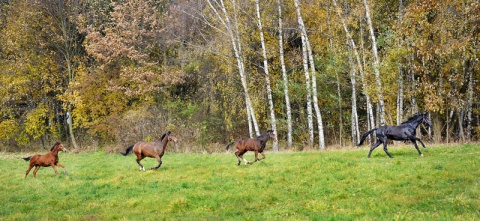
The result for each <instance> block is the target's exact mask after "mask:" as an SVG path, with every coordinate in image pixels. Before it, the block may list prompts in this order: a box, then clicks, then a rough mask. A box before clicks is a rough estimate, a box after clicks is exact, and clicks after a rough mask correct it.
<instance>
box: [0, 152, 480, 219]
mask: <svg viewBox="0 0 480 221" xmlns="http://www.w3.org/2000/svg"><path fill="white" fill-rule="evenodd" d="M389 150H390V153H391V154H392V155H393V156H394V157H395V158H393V159H390V158H388V157H387V156H386V154H385V153H384V152H383V150H382V149H380V148H379V149H377V150H375V151H374V153H373V154H372V158H370V159H368V158H367V157H366V156H367V154H368V149H367V148H366V147H365V148H362V149H355V150H348V151H347V150H345V151H343V150H336V151H324V152H294V153H286V152H283V153H272V152H267V153H266V154H267V158H266V159H265V160H264V161H260V162H257V163H255V164H253V165H248V166H244V165H243V164H242V165H241V166H236V163H237V160H236V158H235V157H234V155H233V152H231V151H230V152H228V153H216V154H174V153H168V152H167V153H166V155H165V156H164V157H163V165H162V167H161V168H160V169H159V170H157V171H146V172H141V171H138V166H137V164H136V162H135V157H134V155H129V156H127V157H124V156H121V155H120V154H105V153H104V152H101V151H100V152H93V153H80V154H73V153H59V156H60V162H61V163H62V164H64V165H65V166H66V168H67V170H68V172H69V174H70V176H68V177H66V176H65V175H64V174H63V171H62V170H61V168H58V169H59V175H58V176H55V174H54V172H53V170H52V169H51V168H49V167H46V168H41V169H40V170H39V172H38V174H37V179H34V178H33V174H32V172H33V170H32V172H31V173H30V174H29V176H28V177H27V179H24V176H25V171H26V169H27V167H28V163H27V162H25V161H23V160H22V159H20V157H26V156H29V154H25V153H23V154H20V153H0V168H1V173H0V196H1V200H2V202H1V208H0V220H462V221H463V220H478V219H480V157H479V156H480V145H478V144H470V145H456V146H430V145H429V146H428V148H427V149H426V150H422V151H423V153H424V154H425V157H419V156H418V154H417V152H416V150H415V149H414V148H413V147H411V146H405V147H395V146H392V147H391V148H390V149H389ZM30 155H31V154H30ZM246 158H247V159H248V160H252V159H253V153H252V152H249V153H247V154H246ZM142 162H143V164H144V165H145V167H146V168H150V167H152V166H155V165H156V161H155V160H154V159H151V158H147V159H145V160H144V161H142Z"/></svg>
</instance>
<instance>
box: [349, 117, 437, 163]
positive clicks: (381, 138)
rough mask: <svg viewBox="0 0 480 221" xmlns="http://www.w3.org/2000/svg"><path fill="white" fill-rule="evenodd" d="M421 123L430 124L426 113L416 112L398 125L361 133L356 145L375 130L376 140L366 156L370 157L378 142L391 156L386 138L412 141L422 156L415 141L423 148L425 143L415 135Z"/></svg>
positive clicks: (361, 142) (429, 125)
mask: <svg viewBox="0 0 480 221" xmlns="http://www.w3.org/2000/svg"><path fill="white" fill-rule="evenodd" d="M421 123H424V124H425V125H427V127H431V126H432V122H431V121H430V119H429V118H428V114H416V115H414V116H413V117H410V118H409V119H408V120H407V121H405V122H403V123H402V124H400V125H399V126H381V127H379V128H374V129H372V130H369V131H367V132H366V133H365V134H363V136H362V139H361V140H360V143H359V144H358V146H360V145H362V144H363V141H365V138H367V136H368V135H369V134H371V133H373V132H374V131H376V133H375V135H376V136H377V142H376V143H375V144H374V145H373V146H372V147H371V148H370V152H369V153H368V157H370V155H371V154H372V151H373V150H374V149H375V148H377V147H378V146H379V145H380V144H382V143H383V150H384V151H385V153H387V155H388V156H389V157H390V158H393V157H392V155H390V153H388V150H387V139H390V140H409V141H412V143H413V145H414V146H415V148H416V149H417V151H418V154H420V156H422V157H423V154H422V152H420V149H418V146H417V141H419V142H420V143H421V144H422V146H423V148H425V144H423V142H422V140H420V138H418V137H416V136H415V131H416V129H417V127H418V126H419V125H420V124H421Z"/></svg>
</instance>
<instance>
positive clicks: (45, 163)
mask: <svg viewBox="0 0 480 221" xmlns="http://www.w3.org/2000/svg"><path fill="white" fill-rule="evenodd" d="M58 151H63V152H67V149H65V147H63V145H62V143H60V142H57V143H55V144H54V145H53V147H52V148H51V149H50V152H48V153H47V154H44V155H40V154H36V155H33V156H30V157H26V158H23V159H24V160H25V161H30V165H29V166H28V169H27V172H26V173H25V178H27V176H28V173H30V170H31V169H32V168H33V167H35V170H33V177H35V178H37V171H38V169H40V167H50V166H51V167H52V168H53V170H54V171H55V174H56V175H58V171H57V169H56V168H55V166H59V167H61V168H63V172H64V173H65V175H66V176H68V173H67V170H66V169H65V167H64V166H63V165H62V164H61V163H59V162H58Z"/></svg>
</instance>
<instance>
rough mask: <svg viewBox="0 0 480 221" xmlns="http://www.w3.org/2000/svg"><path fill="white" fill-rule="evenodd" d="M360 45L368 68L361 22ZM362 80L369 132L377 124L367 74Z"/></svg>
mask: <svg viewBox="0 0 480 221" xmlns="http://www.w3.org/2000/svg"><path fill="white" fill-rule="evenodd" d="M360 44H361V47H362V62H363V63H362V64H363V67H364V68H365V67H366V66H367V61H366V57H367V56H366V55H365V45H364V43H363V26H362V23H361V22H360ZM360 78H361V79H362V87H363V90H364V94H365V98H366V101H367V116H368V120H367V124H368V130H371V129H373V128H375V127H376V124H375V117H374V115H373V104H372V99H371V98H370V94H369V93H368V91H367V81H366V76H365V73H364V72H363V71H362V72H360ZM368 137H369V142H371V136H368Z"/></svg>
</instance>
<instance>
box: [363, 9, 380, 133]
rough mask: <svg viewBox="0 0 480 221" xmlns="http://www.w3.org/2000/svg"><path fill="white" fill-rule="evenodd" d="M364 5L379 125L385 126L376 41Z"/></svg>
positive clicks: (367, 10) (368, 10)
mask: <svg viewBox="0 0 480 221" xmlns="http://www.w3.org/2000/svg"><path fill="white" fill-rule="evenodd" d="M363 3H364V5H365V15H366V19H367V24H368V28H369V30H370V38H371V39H372V52H373V72H374V74H375V81H376V82H377V92H378V104H379V105H380V107H379V108H380V124H381V125H384V124H385V104H384V101H383V90H382V80H381V79H380V70H379V68H380V67H379V66H380V61H379V58H378V49H377V41H376V39H375V33H374V32H373V25H372V19H371V17H370V9H369V7H368V3H367V0H363Z"/></svg>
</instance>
